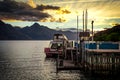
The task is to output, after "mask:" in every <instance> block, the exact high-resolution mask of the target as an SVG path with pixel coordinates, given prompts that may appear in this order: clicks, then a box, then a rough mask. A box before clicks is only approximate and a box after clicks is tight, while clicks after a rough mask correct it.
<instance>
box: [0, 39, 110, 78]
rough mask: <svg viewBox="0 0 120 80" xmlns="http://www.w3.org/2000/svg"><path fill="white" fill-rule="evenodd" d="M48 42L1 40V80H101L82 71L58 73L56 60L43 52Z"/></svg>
mask: <svg viewBox="0 0 120 80" xmlns="http://www.w3.org/2000/svg"><path fill="white" fill-rule="evenodd" d="M48 44H49V41H0V80H101V78H100V77H97V78H95V77H89V76H88V75H86V76H85V75H83V73H82V72H81V71H74V70H69V71H60V72H59V73H56V60H55V59H53V58H46V56H45V54H44V52H43V50H44V47H46V46H48ZM103 80H109V79H107V78H103ZM111 80H112V79H111Z"/></svg>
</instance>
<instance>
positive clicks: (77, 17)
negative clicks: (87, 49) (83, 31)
mask: <svg viewBox="0 0 120 80" xmlns="http://www.w3.org/2000/svg"><path fill="white" fill-rule="evenodd" d="M78 18H79V17H78V15H77V55H76V56H77V63H78Z"/></svg>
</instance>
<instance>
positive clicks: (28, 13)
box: [0, 0, 69, 22]
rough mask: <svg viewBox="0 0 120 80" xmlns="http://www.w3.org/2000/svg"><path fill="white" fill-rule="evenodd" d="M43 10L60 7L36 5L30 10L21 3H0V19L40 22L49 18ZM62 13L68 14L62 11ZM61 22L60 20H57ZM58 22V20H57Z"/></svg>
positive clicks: (26, 5)
mask: <svg viewBox="0 0 120 80" xmlns="http://www.w3.org/2000/svg"><path fill="white" fill-rule="evenodd" d="M44 10H60V7H57V6H50V5H37V7H36V8H32V7H31V6H30V5H28V4H26V3H23V2H16V1H14V0H3V1H0V19H4V20H5V19H16V20H28V21H42V20H47V18H51V15H50V14H49V13H47V12H46V13H45V12H43V11H44ZM62 12H63V13H66V14H67V13H69V11H67V10H63V11H62ZM59 21H60V22H62V21H63V20H62V19H59ZM57 22H58V20H57Z"/></svg>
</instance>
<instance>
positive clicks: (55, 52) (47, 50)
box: [44, 48, 62, 57]
mask: <svg viewBox="0 0 120 80" xmlns="http://www.w3.org/2000/svg"><path fill="white" fill-rule="evenodd" d="M44 53H45V54H46V57H53V56H54V55H59V56H62V50H53V51H52V50H51V49H50V48H45V49H44Z"/></svg>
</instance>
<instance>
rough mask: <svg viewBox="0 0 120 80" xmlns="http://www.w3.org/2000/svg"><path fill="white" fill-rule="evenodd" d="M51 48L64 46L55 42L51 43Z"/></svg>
mask: <svg viewBox="0 0 120 80" xmlns="http://www.w3.org/2000/svg"><path fill="white" fill-rule="evenodd" d="M51 48H52V49H60V48H62V44H58V43H54V44H52V45H51Z"/></svg>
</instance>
